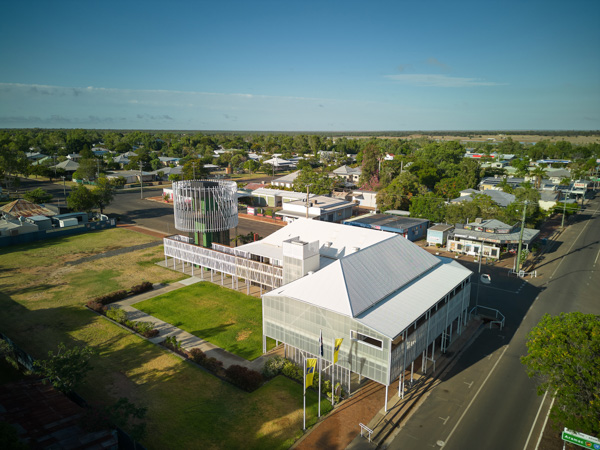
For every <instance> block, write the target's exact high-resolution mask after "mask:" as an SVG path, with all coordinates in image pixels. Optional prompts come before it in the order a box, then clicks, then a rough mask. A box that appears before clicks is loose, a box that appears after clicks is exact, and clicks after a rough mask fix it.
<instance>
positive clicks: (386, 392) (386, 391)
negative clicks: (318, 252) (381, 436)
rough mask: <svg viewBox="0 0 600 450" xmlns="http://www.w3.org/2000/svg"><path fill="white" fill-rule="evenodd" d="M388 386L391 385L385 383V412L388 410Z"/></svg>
mask: <svg viewBox="0 0 600 450" xmlns="http://www.w3.org/2000/svg"><path fill="white" fill-rule="evenodd" d="M388 388H389V386H388V385H387V384H386V385H385V406H384V407H383V410H384V411H385V412H387V398H388Z"/></svg>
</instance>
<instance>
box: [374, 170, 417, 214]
mask: <svg viewBox="0 0 600 450" xmlns="http://www.w3.org/2000/svg"><path fill="white" fill-rule="evenodd" d="M426 192H427V189H426V188H425V186H423V185H421V184H420V183H419V180H418V178H417V177H416V175H414V174H412V173H410V172H402V173H401V174H400V175H398V176H397V177H396V178H395V179H394V181H392V182H391V183H390V184H389V186H387V187H386V188H384V189H382V190H380V191H379V193H378V194H377V205H378V206H379V208H380V209H381V210H382V211H386V210H388V209H402V210H407V209H408V208H409V205H410V200H411V198H412V197H413V196H415V195H424V194H425V193H426Z"/></svg>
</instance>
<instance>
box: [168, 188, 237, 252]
mask: <svg viewBox="0 0 600 450" xmlns="http://www.w3.org/2000/svg"><path fill="white" fill-rule="evenodd" d="M236 193H237V184H236V183H235V181H223V180H186V181H176V182H174V183H173V210H174V213H175V228H177V229H178V230H179V231H185V232H188V233H193V235H194V243H195V244H196V245H201V246H203V247H207V248H210V247H211V245H212V243H213V242H214V243H217V244H223V245H229V230H230V229H232V228H235V227H237V224H238V209H237V195H236Z"/></svg>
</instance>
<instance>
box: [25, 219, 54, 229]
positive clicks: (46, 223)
mask: <svg viewBox="0 0 600 450" xmlns="http://www.w3.org/2000/svg"><path fill="white" fill-rule="evenodd" d="M25 221H26V222H28V223H32V224H34V225H37V226H38V228H39V229H40V230H51V229H52V220H50V218H49V217H46V216H31V217H27V218H26V219H25Z"/></svg>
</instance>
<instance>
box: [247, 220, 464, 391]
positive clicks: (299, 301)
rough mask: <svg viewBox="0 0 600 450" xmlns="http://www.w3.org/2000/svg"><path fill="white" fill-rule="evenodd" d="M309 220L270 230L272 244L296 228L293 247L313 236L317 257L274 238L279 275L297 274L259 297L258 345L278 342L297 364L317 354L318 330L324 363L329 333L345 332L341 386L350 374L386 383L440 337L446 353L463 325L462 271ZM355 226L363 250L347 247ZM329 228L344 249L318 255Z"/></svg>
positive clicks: (390, 238) (396, 242) (326, 246)
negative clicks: (261, 339) (307, 227)
mask: <svg viewBox="0 0 600 450" xmlns="http://www.w3.org/2000/svg"><path fill="white" fill-rule="evenodd" d="M308 222H309V221H305V220H303V221H296V222H294V223H293V224H291V225H288V226H287V227H285V228H284V229H282V230H280V231H277V232H275V233H273V234H272V235H270V236H269V241H270V242H274V241H276V240H277V239H278V237H279V239H282V238H284V237H287V238H288V239H289V238H290V235H294V234H296V236H295V237H294V240H295V241H294V243H295V244H296V245H297V246H298V245H299V246H305V247H306V246H311V245H313V248H314V242H313V241H312V240H313V239H318V241H317V242H316V248H319V256H320V261H321V262H320V264H318V265H316V266H315V262H314V261H313V262H312V263H311V262H310V252H306V251H305V252H304V253H302V252H298V251H294V250H295V249H292V251H290V250H289V248H288V249H286V246H285V242H288V241H283V242H282V241H280V242H282V245H281V246H282V252H281V256H279V257H280V258H281V259H282V260H283V272H284V280H286V273H287V274H288V276H287V278H288V280H289V279H290V276H289V274H290V273H293V274H295V275H296V276H297V279H295V280H293V281H290V282H288V283H287V284H283V285H282V286H281V287H279V288H276V289H274V290H272V291H271V292H268V293H266V294H264V295H263V333H264V337H265V339H264V342H266V337H270V338H273V339H275V340H277V341H280V342H283V343H284V344H285V345H286V347H287V349H286V353H287V355H288V357H291V358H292V359H295V360H296V361H297V362H298V363H300V362H302V359H303V358H304V357H311V356H315V355H318V353H319V336H320V333H321V331H322V333H323V340H324V359H325V361H326V363H325V366H327V365H329V364H330V363H331V361H332V357H333V339H336V338H344V341H343V343H342V346H341V348H340V353H339V360H338V363H337V364H336V365H335V367H336V375H335V378H336V380H339V381H343V382H344V388H345V389H349V386H350V385H349V383H350V378H351V374H352V373H356V374H360V375H361V376H363V377H366V378H369V379H372V380H374V381H377V382H379V383H382V384H384V385H385V386H386V387H387V386H389V385H390V384H391V383H392V382H393V380H394V379H396V378H399V377H401V376H402V374H403V373H404V369H405V368H407V367H409V366H411V363H412V362H414V361H415V360H416V359H417V358H418V357H419V356H424V358H423V361H426V356H427V355H429V356H431V354H432V351H434V346H435V344H434V342H435V341H436V339H438V338H440V336H442V335H444V336H446V337H447V339H445V340H444V341H443V342H442V344H441V345H442V349H445V347H446V346H447V345H448V343H449V339H451V337H452V333H453V331H458V332H460V331H461V328H462V326H463V325H464V324H465V320H466V313H467V308H468V305H469V297H470V286H471V285H470V276H471V271H470V270H468V269H466V268H464V267H463V266H462V265H460V264H459V263H457V262H455V261H453V260H449V259H447V258H439V257H436V256H433V255H431V254H430V253H428V252H427V251H425V250H423V249H421V248H420V247H418V246H417V245H415V244H413V243H412V242H410V241H408V240H406V239H404V238H403V237H402V236H398V235H395V234H392V233H387V232H381V231H374V230H369V229H364V228H355V227H345V226H343V225H337V224H330V223H326V222H314V221H310V222H312V223H310V225H311V229H310V230H307V232H304V230H303V225H306V224H308ZM292 227H293V228H292ZM317 228H318V230H317ZM355 232H359V233H356V237H359V236H360V240H361V241H362V242H363V245H362V248H361V245H360V244H358V243H357V244H355V245H356V247H353V246H352V243H351V242H352V240H353V239H352V238H353V237H355V236H354V233H355ZM279 234H281V236H278V235H279ZM336 234H343V235H345V236H346V238H345V240H346V242H347V245H346V246H345V248H344V251H343V252H342V253H341V254H340V253H339V251H337V252H335V253H334V255H336V256H334V257H333V258H328V257H325V256H324V255H325V254H328V252H329V253H331V250H330V249H331V248H332V247H336V245H335V243H333V242H331V241H329V242H327V239H332V240H333V238H330V236H335V235H336ZM324 241H325V242H324ZM255 244H256V243H255ZM249 245H252V244H249ZM259 245H260V244H259ZM338 250H339V249H338ZM306 255H308V256H306ZM325 259H329V261H328V263H326V264H323V262H324V261H323V260H325ZM292 279H293V277H292ZM438 342H439V340H438ZM315 357H316V356H315ZM330 369H331V368H330ZM346 383H348V384H347V385H346ZM402 392H403V391H402Z"/></svg>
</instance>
